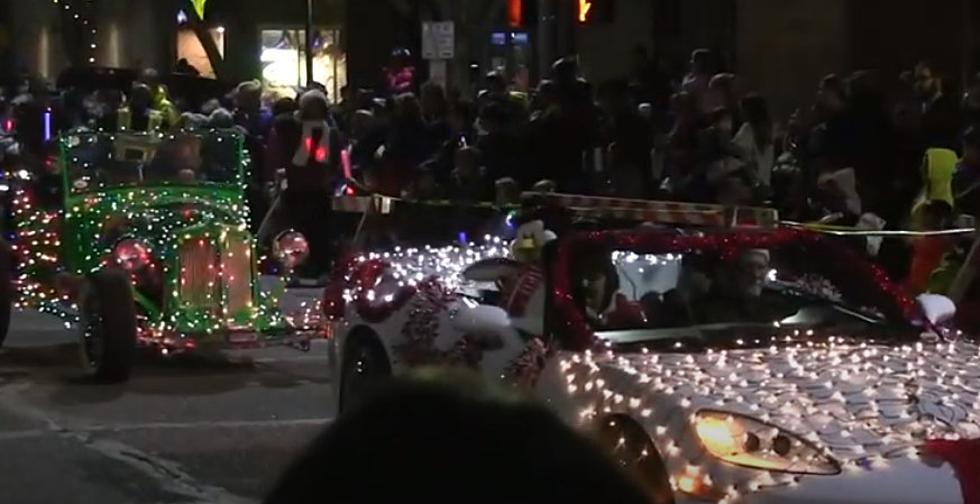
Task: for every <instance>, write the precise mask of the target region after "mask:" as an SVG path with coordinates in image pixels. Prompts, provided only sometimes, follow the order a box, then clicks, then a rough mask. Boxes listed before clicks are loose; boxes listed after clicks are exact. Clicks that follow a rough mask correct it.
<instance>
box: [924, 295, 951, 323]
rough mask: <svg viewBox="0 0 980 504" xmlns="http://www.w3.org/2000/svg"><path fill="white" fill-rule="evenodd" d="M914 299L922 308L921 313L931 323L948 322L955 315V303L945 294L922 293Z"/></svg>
mask: <svg viewBox="0 0 980 504" xmlns="http://www.w3.org/2000/svg"><path fill="white" fill-rule="evenodd" d="M916 301H918V303H919V308H921V309H922V315H923V316H924V317H925V319H926V320H927V321H928V322H929V323H930V324H932V325H937V324H942V323H944V322H948V321H950V320H952V319H953V317H954V316H955V315H956V303H954V302H953V300H952V299H950V298H948V297H946V296H941V295H939V294H922V295H921V296H919V297H918V298H916Z"/></svg>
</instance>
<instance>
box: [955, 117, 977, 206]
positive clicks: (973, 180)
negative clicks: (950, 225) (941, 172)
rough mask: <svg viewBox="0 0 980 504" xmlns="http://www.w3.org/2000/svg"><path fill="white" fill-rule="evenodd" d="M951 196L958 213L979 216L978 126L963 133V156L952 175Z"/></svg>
mask: <svg viewBox="0 0 980 504" xmlns="http://www.w3.org/2000/svg"><path fill="white" fill-rule="evenodd" d="M953 197H954V198H955V207H956V209H957V210H958V211H959V212H960V213H964V214H967V215H972V216H973V217H980V126H971V127H970V128H968V129H967V130H966V133H964V134H963V157H962V159H960V161H959V163H958V164H957V166H956V172H955V173H954V175H953Z"/></svg>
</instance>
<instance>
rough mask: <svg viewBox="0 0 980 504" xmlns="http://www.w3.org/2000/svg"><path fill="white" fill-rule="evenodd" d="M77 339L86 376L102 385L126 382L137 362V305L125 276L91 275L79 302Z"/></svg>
mask: <svg viewBox="0 0 980 504" xmlns="http://www.w3.org/2000/svg"><path fill="white" fill-rule="evenodd" d="M79 308H80V312H81V320H80V321H79V326H80V327H79V329H80V330H79V337H80V340H81V341H80V346H81V354H82V365H83V367H84V369H85V372H86V374H88V375H89V376H90V377H92V378H93V379H95V380H96V381H99V382H103V383H119V382H124V381H126V380H128V379H129V374H130V372H131V371H132V369H133V362H134V361H135V359H136V303H135V301H134V300H133V287H132V285H131V284H130V282H129V277H128V276H126V274H125V273H122V272H120V271H114V270H105V271H100V272H98V273H96V274H94V275H92V276H91V277H90V278H89V279H88V281H87V282H86V283H85V286H84V287H83V288H82V295H81V300H80V302H79Z"/></svg>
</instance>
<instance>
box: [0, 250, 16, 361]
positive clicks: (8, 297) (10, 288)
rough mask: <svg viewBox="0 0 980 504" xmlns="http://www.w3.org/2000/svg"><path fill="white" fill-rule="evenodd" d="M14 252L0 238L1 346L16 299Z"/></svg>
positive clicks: (5, 336)
mask: <svg viewBox="0 0 980 504" xmlns="http://www.w3.org/2000/svg"><path fill="white" fill-rule="evenodd" d="M13 282H14V253H13V250H11V249H10V245H9V244H7V242H5V241H3V240H0V347H2V346H3V342H4V340H6V339H7V332H9V331H10V310H11V307H12V304H13V301H14V283H13Z"/></svg>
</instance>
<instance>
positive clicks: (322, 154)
mask: <svg viewBox="0 0 980 504" xmlns="http://www.w3.org/2000/svg"><path fill="white" fill-rule="evenodd" d="M314 157H315V158H316V162H317V163H326V162H327V148H326V147H317V148H316V154H315V156H314Z"/></svg>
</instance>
